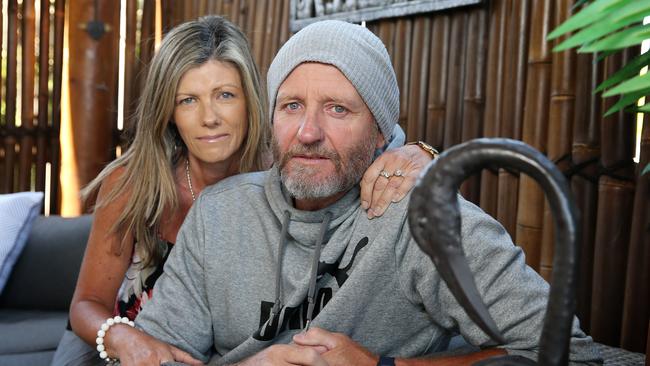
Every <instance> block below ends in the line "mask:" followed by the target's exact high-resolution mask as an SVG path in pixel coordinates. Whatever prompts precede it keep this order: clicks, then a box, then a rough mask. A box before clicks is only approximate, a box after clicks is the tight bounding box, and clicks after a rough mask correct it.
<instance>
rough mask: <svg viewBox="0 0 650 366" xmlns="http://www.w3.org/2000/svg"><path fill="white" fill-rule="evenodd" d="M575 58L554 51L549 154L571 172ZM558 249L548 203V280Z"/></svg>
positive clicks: (562, 11) (562, 14) (563, 10)
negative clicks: (555, 252) (555, 251)
mask: <svg viewBox="0 0 650 366" xmlns="http://www.w3.org/2000/svg"><path fill="white" fill-rule="evenodd" d="M572 2H573V1H572V0H562V1H558V2H557V3H556V6H555V11H554V13H555V16H554V17H553V18H554V20H553V21H552V22H551V24H552V25H553V27H554V25H555V24H562V23H563V22H564V21H565V20H566V19H568V18H569V15H570V12H571V7H572ZM549 28H552V27H549ZM563 39H564V38H563ZM557 42H559V41H557ZM575 55H576V53H575V51H574V50H568V51H564V52H554V53H553V56H552V60H553V63H552V71H551V100H550V105H549V110H550V113H549V120H548V136H549V139H548V142H547V146H548V152H547V155H548V158H549V159H551V161H553V162H555V163H556V165H557V166H558V167H559V168H560V170H561V171H568V170H569V167H570V163H571V145H572V142H573V138H572V136H571V135H572V133H573V118H574V117H575V113H574V104H575ZM554 248H555V228H554V226H553V214H552V212H551V209H550V207H549V206H548V204H546V205H545V208H544V232H543V234H542V248H541V258H540V270H539V272H540V274H541V275H542V277H544V278H545V279H546V280H547V281H550V280H551V272H552V270H553V253H554Z"/></svg>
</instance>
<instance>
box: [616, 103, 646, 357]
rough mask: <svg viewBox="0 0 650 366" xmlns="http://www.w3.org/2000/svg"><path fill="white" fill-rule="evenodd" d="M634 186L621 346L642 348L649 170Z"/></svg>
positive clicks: (643, 138) (643, 150) (642, 163)
mask: <svg viewBox="0 0 650 366" xmlns="http://www.w3.org/2000/svg"><path fill="white" fill-rule="evenodd" d="M646 100H647V99H646ZM647 164H650V114H647V113H646V114H645V115H644V121H643V129H642V135H641V154H640V159H639V164H638V169H637V171H638V172H640V170H641V169H643V167H645V166H646V165H647ZM636 187H637V188H636V195H635V197H634V209H633V211H632V212H633V214H632V229H631V235H630V249H629V254H628V256H627V274H626V279H625V299H624V308H623V329H622V332H621V333H622V334H621V347H623V348H625V349H628V350H630V351H634V352H645V351H646V350H645V345H646V342H647V341H648V340H647V337H648V334H647V332H646V327H645V324H646V323H648V321H650V298H649V297H650V174H647V173H646V174H644V175H640V174H639V173H637V184H636ZM646 357H647V356H646Z"/></svg>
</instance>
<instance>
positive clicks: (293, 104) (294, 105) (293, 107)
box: [287, 102, 300, 111]
mask: <svg viewBox="0 0 650 366" xmlns="http://www.w3.org/2000/svg"><path fill="white" fill-rule="evenodd" d="M298 108H300V105H299V104H298V103H296V102H291V103H289V104H287V109H289V110H292V111H295V110H296V109H298Z"/></svg>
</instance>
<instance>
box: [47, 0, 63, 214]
mask: <svg viewBox="0 0 650 366" xmlns="http://www.w3.org/2000/svg"><path fill="white" fill-rule="evenodd" d="M64 26H65V0H56V3H55V4H54V65H53V66H52V73H53V76H52V80H53V83H52V84H53V85H52V133H51V135H50V159H51V162H52V170H51V179H52V185H51V189H50V212H52V213H60V207H61V184H60V180H59V173H60V171H61V157H60V152H61V144H60V137H59V136H60V131H61V85H62V79H63V28H64Z"/></svg>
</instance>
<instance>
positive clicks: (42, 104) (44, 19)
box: [36, 0, 50, 191]
mask: <svg viewBox="0 0 650 366" xmlns="http://www.w3.org/2000/svg"><path fill="white" fill-rule="evenodd" d="M39 39H40V40H41V41H40V44H39V51H38V127H37V134H36V146H37V149H36V190H37V191H44V190H45V162H46V160H47V155H48V149H47V133H48V132H49V131H50V129H49V126H48V125H49V118H48V110H47V109H48V102H49V100H50V93H49V90H48V80H49V76H50V67H49V59H50V53H49V51H50V42H49V39H50V0H42V1H41V12H40V29H39ZM45 40H47V41H45Z"/></svg>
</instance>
